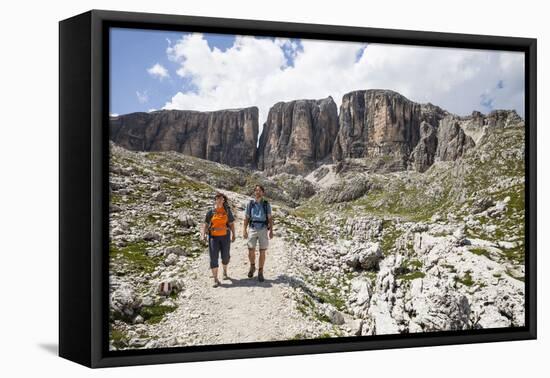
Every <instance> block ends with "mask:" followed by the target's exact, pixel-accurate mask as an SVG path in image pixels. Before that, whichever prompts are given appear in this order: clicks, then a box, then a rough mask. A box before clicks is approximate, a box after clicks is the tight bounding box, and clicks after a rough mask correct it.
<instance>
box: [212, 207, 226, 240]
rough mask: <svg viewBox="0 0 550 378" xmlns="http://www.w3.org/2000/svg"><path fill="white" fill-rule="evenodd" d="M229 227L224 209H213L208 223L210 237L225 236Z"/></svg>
mask: <svg viewBox="0 0 550 378" xmlns="http://www.w3.org/2000/svg"><path fill="white" fill-rule="evenodd" d="M228 227H229V216H228V214H227V211H226V209H225V207H223V208H221V209H216V208H213V209H212V210H211V216H210V221H209V226H208V230H209V232H210V235H211V236H225V235H227V229H228Z"/></svg>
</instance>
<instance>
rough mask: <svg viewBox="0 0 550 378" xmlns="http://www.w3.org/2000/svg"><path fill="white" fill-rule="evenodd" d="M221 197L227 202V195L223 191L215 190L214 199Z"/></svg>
mask: <svg viewBox="0 0 550 378" xmlns="http://www.w3.org/2000/svg"><path fill="white" fill-rule="evenodd" d="M220 197H222V198H223V200H224V201H225V202H227V196H226V195H225V194H223V193H220V192H217V193H216V195H215V196H214V198H215V199H217V198H220Z"/></svg>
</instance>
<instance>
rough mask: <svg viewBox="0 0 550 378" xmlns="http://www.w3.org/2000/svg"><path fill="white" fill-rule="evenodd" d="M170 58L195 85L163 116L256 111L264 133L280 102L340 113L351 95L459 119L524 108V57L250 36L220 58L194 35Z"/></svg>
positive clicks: (174, 49)
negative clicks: (392, 99)
mask: <svg viewBox="0 0 550 378" xmlns="http://www.w3.org/2000/svg"><path fill="white" fill-rule="evenodd" d="M167 55H168V57H169V59H170V60H172V61H174V62H177V63H179V68H178V70H177V75H178V76H180V77H181V78H184V79H185V80H186V82H187V83H189V85H188V88H187V89H186V90H182V91H180V92H178V93H176V94H175V95H174V96H173V97H172V98H171V99H170V101H168V102H167V103H166V104H165V106H164V108H165V109H189V110H203V111H204V110H218V109H229V108H240V107H248V106H258V107H259V110H260V127H261V125H262V124H263V122H265V120H266V118H267V113H268V111H269V108H270V107H271V106H272V105H274V104H275V103H277V102H279V101H291V100H295V99H305V98H307V99H319V98H325V97H327V96H329V95H330V96H332V97H333V98H334V101H335V102H336V103H337V105H338V106H339V105H340V103H341V100H342V96H343V95H344V94H345V93H347V92H350V91H353V90H359V89H371V88H383V89H392V90H395V91H397V92H399V93H401V94H403V95H404V96H406V97H408V98H409V99H411V100H413V101H417V102H431V103H434V104H436V105H440V106H441V107H443V108H445V109H447V110H449V111H451V112H454V113H457V114H460V115H465V114H469V113H471V112H472V111H473V110H480V111H483V112H487V111H490V110H492V109H493V108H506V109H516V110H517V111H518V113H520V114H523V108H524V83H523V77H524V75H523V70H524V60H523V54H521V53H512V52H496V51H484V50H465V49H450V48H432V47H429V48H428V47H411V46H402V45H388V44H368V45H367V44H365V43H356V42H335V41H319V40H307V39H302V40H291V39H283V38H275V39H270V38H255V37H248V36H236V39H235V42H234V44H233V46H231V47H230V48H228V49H226V50H225V51H221V50H220V49H218V48H216V47H214V48H211V47H210V46H209V45H208V41H207V39H206V38H205V35H202V34H199V33H194V34H187V35H185V36H184V37H183V38H181V39H180V40H178V41H177V42H174V43H173V44H170V45H169V47H168V48H167Z"/></svg>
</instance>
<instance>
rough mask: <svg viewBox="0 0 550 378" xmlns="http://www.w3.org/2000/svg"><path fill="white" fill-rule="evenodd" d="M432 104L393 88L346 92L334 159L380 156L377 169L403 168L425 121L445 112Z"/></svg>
mask: <svg viewBox="0 0 550 378" xmlns="http://www.w3.org/2000/svg"><path fill="white" fill-rule="evenodd" d="M445 113H446V112H445V111H443V110H442V109H441V108H439V107H437V106H434V105H432V104H427V105H421V104H418V103H415V102H412V101H410V100H408V99H407V98H406V97H404V96H402V95H400V94H399V93H397V92H393V91H390V90H378V89H373V90H366V91H365V90H363V91H354V92H350V93H347V94H346V95H344V97H343V99H342V105H341V107H340V118H339V124H340V129H339V132H338V136H337V138H336V141H335V143H334V147H333V152H332V157H333V159H334V160H335V161H339V160H344V159H348V158H373V159H379V160H380V161H381V162H382V164H381V166H380V164H379V166H377V167H376V169H377V170H380V169H384V168H385V167H386V168H388V169H389V170H404V169H406V167H407V165H408V162H409V157H410V154H411V152H412V151H413V149H414V148H415V147H416V145H417V144H418V141H419V140H420V138H421V135H420V125H421V123H422V121H424V120H426V121H429V123H431V124H434V123H435V124H436V122H438V121H439V119H440V118H441V117H442V116H443V115H444V114H445Z"/></svg>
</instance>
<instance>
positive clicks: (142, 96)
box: [136, 91, 149, 104]
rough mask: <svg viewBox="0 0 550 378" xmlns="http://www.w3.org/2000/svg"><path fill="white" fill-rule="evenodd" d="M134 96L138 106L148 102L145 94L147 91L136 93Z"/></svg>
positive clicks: (147, 96)
mask: <svg viewBox="0 0 550 378" xmlns="http://www.w3.org/2000/svg"><path fill="white" fill-rule="evenodd" d="M136 96H137V99H138V102H139V103H140V104H145V103H146V102H148V101H149V95H148V94H147V91H143V92H140V91H136Z"/></svg>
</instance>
